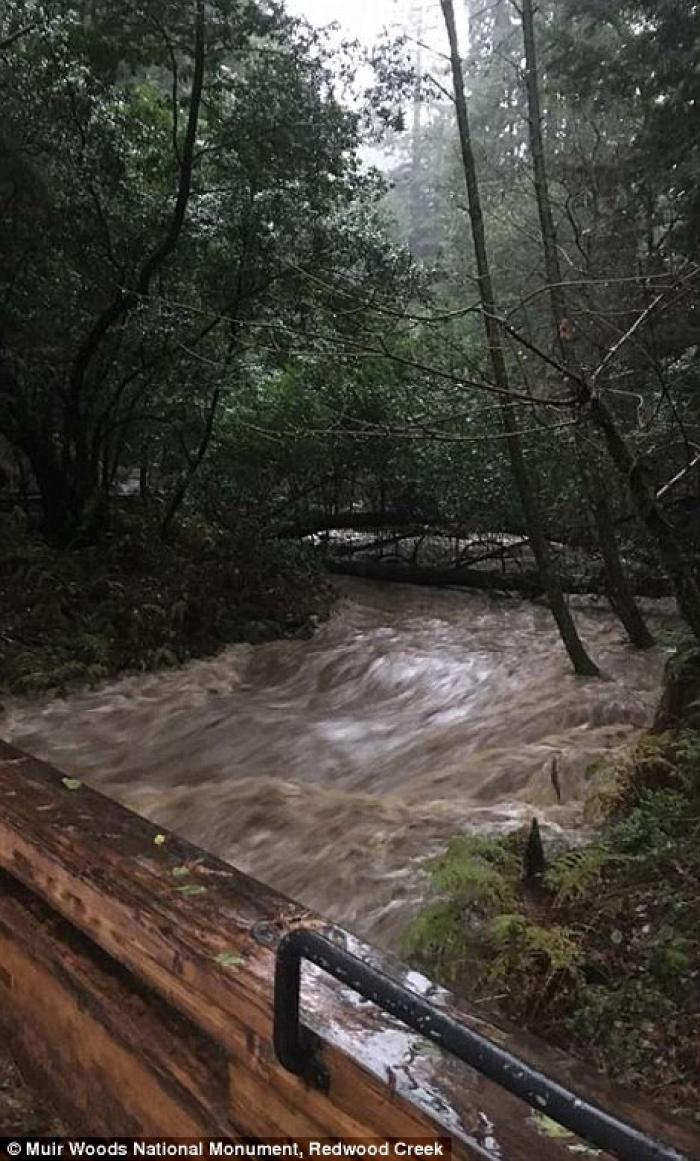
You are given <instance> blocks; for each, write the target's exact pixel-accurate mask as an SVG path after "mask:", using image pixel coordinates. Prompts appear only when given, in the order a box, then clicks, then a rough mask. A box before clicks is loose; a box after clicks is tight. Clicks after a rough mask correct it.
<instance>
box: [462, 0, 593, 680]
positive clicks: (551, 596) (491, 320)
mask: <svg viewBox="0 0 700 1161" xmlns="http://www.w3.org/2000/svg"><path fill="white" fill-rule="evenodd" d="M440 4H441V7H442V13H443V16H444V19H445V27H446V29H447V36H448V40H449V44H450V61H451V65H452V80H453V85H454V97H455V105H456V111H457V126H458V130H459V141H460V147H461V153H462V166H463V169H464V180H465V184H466V187H467V199H468V204H469V216H470V219H471V229H472V239H473V243H474V252H475V256H476V265H477V274H478V282H479V295H480V299H481V306H482V310H483V316H484V325H485V328H486V338H487V342H488V346H489V354H490V358H491V366H492V369H493V376H494V382H495V385H496V387H498V389H499V390H500V391H501V392H503V394H502V395H501V406H500V412H501V422H502V426H503V430H504V432H505V433H506V436H507V439H506V443H507V446H508V454H509V457H510V463H511V468H512V471H513V477H514V480H515V484H516V487H517V489H518V493H519V496H520V502H521V505H522V508H523V514H524V516H525V521H526V525H527V531H528V538H529V540H530V545H531V547H532V551H533V553H534V556H535V559H536V561H537V567H538V568H539V570H540V576H541V578H542V585H543V587H544V589H545V591H546V593H547V597H548V600H549V605H550V608H551V611H552V615H553V616H554V619H555V621H556V623H557V627H558V629H559V632H560V634H561V638H562V641H563V642H564V646H565V647H566V651H567V653H568V654H569V657H570V659H571V662H572V664H573V667H574V670H575V672H576V673H577V674H580V675H581V676H586V677H597V676H599V673H598V667H597V666H596V665H595V663H594V662H593V661H592V660H591V658H590V657H589V656H588V653H587V652H586V650H585V648H584V645H583V642H582V641H581V639H580V637H579V635H578V632H577V630H576V626H575V625H574V622H573V618H572V616H571V613H570V611H569V608H568V605H567V603H566V601H565V599H564V594H563V592H562V589H561V585H560V584H559V580H558V577H557V575H556V572H555V570H554V568H553V566H552V562H551V560H550V557H549V551H548V546H547V541H546V539H545V536H544V532H543V527H542V519H541V514H540V511H539V505H538V502H537V497H536V495H535V491H534V489H533V487H532V481H531V480H530V475H529V472H528V470H527V465H526V463H525V458H524V456H523V450H522V443H521V440H520V437H519V435H518V423H517V419H516V416H515V413H514V412H515V407H514V404H513V403H510V402H508V401H507V399H506V398H505V395H506V394H507V393H508V391H509V382H508V371H507V367H506V361H505V355H504V352H503V334H502V328H501V325H500V323H499V322H498V320H497V318H496V311H495V303H494V294H493V286H492V282H491V271H490V266H489V260H488V252H487V249H486V237H485V233H484V223H483V217H482V213H481V196H480V192H479V183H478V179H477V175H476V166H475V163H474V152H473V149H472V143H471V133H470V129H469V116H468V112H467V100H466V95H465V91H464V78H463V76H462V61H461V57H460V54H459V44H458V40H457V28H456V25H455V16H454V4H453V0H440Z"/></svg>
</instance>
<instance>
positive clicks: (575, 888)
mask: <svg viewBox="0 0 700 1161" xmlns="http://www.w3.org/2000/svg"><path fill="white" fill-rule="evenodd" d="M622 861H623V859H622V856H621V855H620V854H617V853H613V851H612V850H611V849H610V848H608V847H605V846H603V845H602V844H601V843H590V844H587V845H586V846H582V847H575V848H573V849H572V850H570V851H565V852H564V853H563V854H561V855H559V857H558V858H557V859H555V860H554V862H553V863H552V865H551V867H550V868H549V870H548V871H547V873H546V875H545V884H546V886H547V889H548V890H549V891H551V893H552V896H553V901H554V906H555V907H557V908H562V907H568V906H569V905H571V904H577V905H581V904H582V903H584V902H585V901H586V900H592V899H594V898H595V897H596V895H597V894H598V892H599V891H600V889H601V886H602V883H603V881H604V879H605V876H606V872H609V871H610V870H611V869H612V868H613V867H615V866H617V865H619V864H620V862H622Z"/></svg>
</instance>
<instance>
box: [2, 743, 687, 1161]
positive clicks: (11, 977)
mask: <svg viewBox="0 0 700 1161" xmlns="http://www.w3.org/2000/svg"><path fill="white" fill-rule="evenodd" d="M0 868H2V869H3V870H4V871H5V872H6V874H7V875H8V876H10V877H11V879H12V880H16V881H17V882H19V883H21V884H23V885H24V887H25V888H26V891H25V892H24V894H23V893H22V892H21V891H18V889H17V888H16V886H13V885H12V884H11V883H9V880H7V879H6V880H5V889H4V893H3V894H2V895H0V979H1V980H3V981H4V982H3V983H2V984H1V985H0V995H1V996H3V998H4V1001H5V1002H4V1003H3V1011H4V1012H5V1016H4V1017H3V1018H2V1020H0V1023H1V1022H4V1023H5V1025H6V1026H7V1027H10V1028H11V1029H12V1032H11V1035H12V1039H13V1043H14V1044H15V1046H16V1052H17V1056H18V1058H19V1060H20V1063H21V1064H23V1065H24V1067H26V1068H28V1070H29V1072H31V1073H32V1074H33V1076H34V1077H37V1076H38V1077H39V1078H42V1077H43V1086H44V1087H45V1089H46V1091H47V1092H49V1093H50V1094H51V1096H52V1099H53V1100H54V1102H55V1103H54V1107H55V1108H56V1111H57V1112H58V1113H59V1114H60V1115H61V1116H63V1117H64V1118H65V1120H66V1121H67V1123H68V1124H70V1125H71V1127H73V1125H75V1127H76V1129H79V1130H81V1131H85V1132H90V1133H92V1134H100V1133H106V1134H109V1133H120V1134H126V1135H128V1134H130V1133H135V1132H143V1133H153V1134H157V1133H163V1134H166V1133H167V1135H172V1133H170V1132H169V1128H171V1127H172V1124H173V1123H174V1122H173V1116H174V1114H173V1112H172V1106H173V1103H175V1104H177V1107H178V1110H179V1111H178V1117H179V1120H177V1121H176V1122H175V1123H177V1124H178V1125H179V1124H183V1125H186V1124H192V1125H198V1126H199V1125H203V1126H206V1130H205V1129H204V1128H202V1129H201V1133H202V1134H203V1135H234V1136H238V1135H243V1136H266V1135H268V1136H288V1135H304V1136H318V1135H321V1136H329V1137H338V1136H342V1135H347V1136H354V1137H367V1136H377V1137H384V1136H393V1137H430V1138H434V1137H439V1136H444V1135H446V1134H448V1135H450V1136H451V1137H452V1139H453V1142H454V1150H455V1152H456V1154H457V1155H459V1156H462V1157H466V1158H480V1159H481V1161H483V1159H484V1157H486V1156H488V1155H489V1154H488V1150H487V1148H486V1143H487V1140H488V1139H490V1138H493V1140H495V1141H497V1142H498V1147H499V1149H500V1156H501V1158H502V1161H522V1158H523V1157H527V1156H531V1155H532V1156H534V1155H536V1156H537V1157H538V1158H542V1161H563V1159H564V1158H567V1159H568V1161H570V1158H571V1152H570V1148H569V1147H570V1145H571V1144H572V1143H575V1141H574V1142H572V1141H571V1140H570V1141H563V1142H562V1141H559V1140H555V1139H553V1138H551V1137H548V1136H546V1135H542V1134H541V1133H540V1132H538V1129H537V1121H536V1119H535V1118H534V1117H533V1114H532V1111H531V1110H530V1109H529V1108H528V1107H527V1106H525V1105H524V1104H523V1103H522V1102H521V1101H519V1100H517V1099H516V1098H515V1097H512V1096H510V1094H508V1093H506V1092H504V1091H503V1090H502V1089H500V1088H499V1087H498V1086H496V1085H494V1084H492V1083H491V1082H489V1081H487V1080H485V1079H484V1078H483V1077H481V1076H480V1075H478V1074H477V1073H476V1072H474V1071H473V1070H471V1069H468V1068H466V1067H465V1066H463V1065H461V1064H460V1063H459V1062H457V1061H455V1060H452V1059H448V1058H445V1059H437V1060H436V1057H435V1054H434V1053H426V1052H424V1051H421V1048H420V1042H419V1040H418V1038H417V1037H415V1036H413V1035H412V1034H411V1033H408V1032H406V1031H403V1030H402V1029H401V1026H400V1025H397V1024H396V1023H395V1022H394V1021H391V1020H390V1019H389V1018H388V1017H386V1016H385V1015H384V1014H383V1013H380V1012H378V1011H377V1010H376V1009H372V1007H371V1006H368V1005H358V1004H357V1003H356V1002H352V1000H351V999H350V998H349V997H348V996H347V994H346V993H345V992H344V991H343V989H342V988H341V987H340V986H338V985H336V984H335V983H334V982H333V981H329V980H328V978H327V977H325V976H324V975H323V973H320V972H317V971H313V972H311V971H310V972H308V973H305V984H304V988H303V1012H304V1020H305V1022H306V1023H308V1024H309V1025H310V1026H311V1027H313V1028H314V1030H315V1031H316V1032H317V1033H318V1034H319V1035H320V1036H321V1038H322V1041H323V1058H324V1064H325V1065H326V1067H327V1069H328V1071H329V1073H330V1090H329V1092H328V1093H327V1094H325V1093H322V1092H319V1091H317V1090H314V1089H311V1088H308V1087H306V1086H305V1084H304V1083H303V1082H302V1081H301V1080H300V1079H299V1078H297V1077H295V1076H293V1075H291V1074H290V1073H288V1072H286V1071H285V1070H284V1069H283V1068H282V1067H281V1066H280V1064H279V1063H278V1062H277V1060H276V1057H275V1055H274V1052H273V1048H272V1015H273V1008H272V1000H273V976H274V964H275V950H276V946H277V943H278V942H279V939H280V938H281V936H282V935H284V934H285V933H286V932H288V931H290V930H293V929H294V928H295V927H296V926H299V925H303V926H306V927H314V928H317V929H323V930H326V931H329V932H331V933H332V935H333V938H334V939H339V940H341V941H344V942H345V944H346V946H348V947H349V948H350V949H351V950H352V951H353V952H354V953H355V954H357V955H358V956H359V957H360V958H365V959H366V960H367V961H369V962H372V963H375V964H377V963H378V964H379V965H380V966H381V968H382V970H383V971H384V972H388V973H389V974H393V975H394V976H396V977H398V978H400V979H402V980H404V981H405V980H406V976H407V969H405V968H404V967H403V965H401V964H399V963H397V962H396V961H394V960H393V959H392V958H391V957H387V956H384V955H381V954H380V953H379V952H377V951H375V950H374V949H371V948H368V947H366V946H365V945H363V944H361V943H359V941H357V940H355V939H354V938H353V937H352V936H350V935H348V934H347V933H345V932H342V931H339V929H337V928H331V927H330V925H328V924H326V923H325V922H324V921H323V920H322V919H319V917H318V916H315V915H313V914H311V913H309V912H308V911H306V910H305V909H304V908H303V907H301V906H300V905H299V904H297V903H294V902H292V901H290V900H288V899H285V898H284V897H283V896H280V895H279V894H277V893H276V892H274V891H272V890H270V889H269V888H267V887H265V886H263V885H262V884H260V883H257V882H255V881H254V880H252V879H250V878H249V877H247V876H246V875H243V874H241V873H240V872H238V871H237V870H236V869H235V868H234V867H232V866H230V865H229V864H227V863H223V862H221V861H220V860H218V859H215V858H213V857H212V856H209V855H207V854H206V853H205V852H203V851H202V850H201V849H199V848H197V847H194V846H192V845H191V844H189V843H186V842H184V841H183V840H181V839H179V838H178V837H177V836H176V835H175V834H172V833H170V832H167V831H163V832H162V833H161V832H159V830H158V827H157V826H154V825H153V824H152V823H150V822H148V821H147V820H146V819H143V818H141V817H140V816H139V815H136V814H133V813H132V812H131V811H128V810H126V809H125V808H123V807H121V806H120V805H118V804H117V803H114V802H112V801H111V800H110V799H108V798H106V797H104V796H103V795H101V794H98V793H97V792H95V791H92V790H90V789H89V788H88V787H87V786H85V785H83V784H81V783H77V782H75V781H74V780H72V779H70V778H66V777H64V776H63V775H62V774H61V773H60V772H59V771H56V770H54V769H53V768H51V767H49V766H48V765H46V764H45V763H42V762H39V761H37V760H36V759H34V758H31V757H29V756H28V755H25V754H22V753H21V752H20V751H17V750H15V749H14V748H12V747H10V746H7V745H6V744H4V743H0ZM38 900H41V901H42V903H41V904H39V903H38V902H37V901H38ZM57 917H61V918H62V919H63V920H64V921H65V922H64V923H63V924H61V923H59V922H58V921H57ZM419 983H420V981H419V978H418V977H416V976H415V975H412V976H411V977H410V979H409V986H414V987H416V986H419ZM424 986H425V987H426V988H427V987H429V986H430V984H429V981H424ZM38 994H42V995H46V996H47V997H50V999H47V1000H46V1001H45V1002H43V1001H42V1003H41V1004H38V1005H36V1011H35V1010H34V1007H33V1000H32V997H33V996H36V995H38ZM433 995H434V996H435V999H436V1002H437V1003H438V1004H440V1005H441V1006H442V1007H444V1008H446V1009H447V1010H449V1011H450V1012H451V1013H452V1014H454V1015H456V1016H457V1017H458V1018H459V1019H460V1020H462V1021H463V1022H464V1023H466V1024H468V1025H471V1026H473V1027H478V1028H479V1030H480V1031H482V1032H483V1033H485V1034H486V1035H488V1036H491V1038H493V1039H495V1040H496V1041H497V1042H499V1043H501V1044H505V1045H506V1046H507V1047H508V1048H509V1049H510V1050H511V1051H512V1052H514V1053H516V1054H517V1055H519V1056H520V1057H522V1058H523V1059H526V1060H527V1061H528V1062H529V1063H531V1064H532V1065H534V1066H535V1067H537V1068H540V1069H541V1070H542V1071H544V1072H547V1073H549V1074H550V1075H551V1074H554V1075H555V1076H556V1077H557V1078H558V1079H560V1080H561V1081H562V1082H563V1083H565V1084H567V1085H568V1086H570V1087H573V1088H576V1089H577V1090H579V1091H581V1092H582V1095H585V1096H587V1097H589V1098H590V1099H593V1100H597V1101H598V1102H599V1103H602V1104H604V1105H605V1106H606V1107H607V1108H609V1110H610V1111H611V1112H615V1113H616V1114H617V1115H618V1116H620V1117H623V1118H625V1119H629V1120H631V1121H633V1122H635V1123H636V1124H638V1125H639V1127H641V1128H642V1129H645V1130H647V1131H648V1132H649V1133H651V1134H652V1135H654V1136H657V1137H659V1138H661V1139H662V1140H665V1141H668V1142H669V1143H670V1144H671V1145H674V1146H675V1147H676V1148H677V1149H678V1150H679V1151H681V1152H685V1153H686V1154H687V1155H688V1156H691V1157H692V1156H694V1155H697V1154H698V1152H699V1151H700V1134H698V1133H697V1132H695V1131H694V1130H693V1129H692V1128H690V1129H686V1128H683V1127H682V1126H669V1125H668V1124H666V1123H665V1120H664V1118H663V1117H662V1116H659V1115H658V1114H655V1113H654V1112H653V1111H652V1110H651V1109H649V1108H648V1107H647V1106H646V1105H645V1106H644V1107H643V1108H641V1109H640V1108H639V1107H638V1104H637V1099H636V1098H635V1097H634V1095H629V1094H622V1093H619V1092H617V1091H616V1090H614V1089H613V1088H612V1087H611V1086H609V1085H607V1084H605V1082H603V1081H602V1080H601V1078H595V1077H591V1076H590V1075H588V1074H587V1073H586V1072H585V1071H584V1070H582V1069H581V1068H580V1066H578V1065H575V1064H574V1063H573V1062H571V1061H570V1060H568V1058H566V1057H564V1056H562V1055H560V1054H557V1053H556V1052H554V1050H552V1049H550V1048H549V1047H546V1046H544V1045H542V1044H540V1043H539V1042H537V1041H535V1040H534V1039H530V1038H527V1037H524V1036H522V1035H521V1034H520V1033H517V1032H514V1031H513V1030H512V1029H509V1028H508V1027H507V1026H505V1025H503V1026H499V1025H497V1024H495V1023H492V1022H491V1021H490V1020H488V1021H487V1020H483V1019H480V1018H478V1017H476V1016H475V1014H474V1012H473V1011H471V1010H470V1009H469V1008H468V1007H466V1006H465V1005H463V1004H460V1003H459V1002H458V1001H457V1000H456V999H455V998H454V997H452V996H450V994H449V993H447V992H444V991H442V990H440V989H435V988H434V987H432V989H431V997H432V996H433ZM81 997H82V999H81ZM110 997H111V998H110ZM122 1011H123V1012H125V1013H127V1014H128V1016H127V1018H125V1019H123V1020H122V1019H121V1018H120V1013H121V1012H122ZM131 1013H134V1015H133V1017H132V1016H131V1015H130V1014H131ZM37 1027H43V1028H44V1032H43V1034H42V1035H41V1037H40V1036H39V1033H38V1032H37V1031H36V1029H37ZM33 1029H34V1031H33ZM39 1039H41V1041H42V1044H40V1043H39ZM83 1043H87V1044H89V1045H90V1049H89V1053H88V1054H87V1057H86V1058H85V1059H84V1058H83V1049H82V1045H83ZM176 1045H182V1050H180V1048H179V1047H177V1048H176ZM51 1054H54V1055H53V1056H52V1055H51ZM56 1054H57V1055H56ZM198 1070H199V1074H200V1080H197V1077H196V1076H195V1073H197V1071H198ZM93 1073H94V1074H95V1075H96V1076H97V1077H99V1078H100V1079H99V1083H96V1087H97V1088H99V1091H100V1099H99V1101H92V1100H90V1101H89V1102H88V1100H87V1097H86V1098H85V1099H84V1100H82V1101H76V1098H75V1094H74V1093H70V1094H64V1095H63V1096H62V1092H63V1090H62V1089H61V1087H60V1086H59V1091H58V1093H56V1084H55V1081H53V1082H52V1079H51V1077H52V1076H54V1077H55V1075H58V1076H60V1077H62V1078H63V1077H65V1076H71V1077H72V1078H74V1080H73V1087H75V1085H78V1086H80V1085H84V1086H85V1087H86V1088H88V1087H89V1086H90V1083H91V1082H90V1076H91V1075H93ZM112 1090H114V1091H112ZM146 1093H148V1094H149V1095H148V1097H146V1096H145V1095H144V1094H146ZM183 1135H187V1134H183Z"/></svg>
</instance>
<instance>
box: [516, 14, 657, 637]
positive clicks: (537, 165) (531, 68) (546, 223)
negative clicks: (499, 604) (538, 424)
mask: <svg viewBox="0 0 700 1161" xmlns="http://www.w3.org/2000/svg"><path fill="white" fill-rule="evenodd" d="M520 13H521V17H522V27H523V44H524V49H525V85H526V89H527V108H528V127H529V137H530V152H531V154H532V168H533V174H534V183H535V196H536V199H537V211H538V214H539V219H540V232H541V234H542V249H543V253H544V264H545V272H546V276H547V282H548V286H549V301H550V305H551V309H552V321H553V323H554V330H555V341H556V344H557V347H558V349H559V353H560V357H561V361H562V365H563V366H564V367H567V368H571V367H572V363H573V359H572V350H571V347H570V344H569V342H568V341H567V340H566V339H565V338H564V327H565V320H566V319H567V318H568V309H567V303H566V293H565V290H564V286H563V279H562V274H561V264H560V262H559V252H558V250H557V233H556V228H555V225H554V216H553V214H552V203H551V200H550V196H549V183H548V181H547V165H546V161H545V154H544V143H543V139H542V112H541V108H540V91H539V79H538V72H537V50H536V46H535V29H534V19H533V8H532V0H522V8H521V9H520ZM576 370H577V372H578V375H579V377H581V368H580V367H577V368H576ZM576 457H577V460H578V463H579V471H580V473H581V475H582V477H583V480H584V484H586V485H587V488H586V490H587V491H588V492H589V494H590V495H591V501H592V503H591V509H592V512H593V518H594V522H595V527H596V533H597V538H598V543H599V545H600V551H601V554H602V557H603V565H604V568H605V573H606V578H607V584H608V595H609V598H610V604H611V606H612V608H613V610H614V611H615V613H616V614H617V616H618V617H619V618H620V621H621V622H622V624H623V625H624V627H625V630H626V632H627V635H628V637H629V639H630V641H631V642H632V644H633V645H635V646H636V647H637V648H638V649H648V648H650V646H652V645H653V644H654V638H653V637H652V635H651V633H650V632H649V629H648V628H647V626H646V624H645V621H644V618H643V617H642V614H641V612H640V611H639V608H638V606H637V603H636V601H635V599H634V594H633V593H632V590H631V588H630V585H629V582H628V580H627V576H626V574H625V570H624V567H623V564H622V560H621V559H620V553H619V549H618V545H617V539H616V537H615V531H614V525H613V519H612V516H611V513H610V506H609V504H608V501H607V497H606V495H605V492H604V490H603V488H602V486H601V483H600V481H599V480H598V479H597V478H596V477H595V466H594V468H593V474H591V473H590V472H589V471H588V469H587V467H586V463H585V458H584V453H583V450H582V448H581V446H580V442H579V441H578V440H577V441H576Z"/></svg>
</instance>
